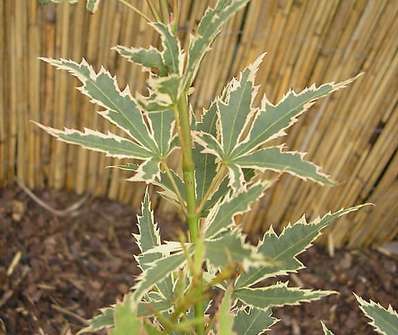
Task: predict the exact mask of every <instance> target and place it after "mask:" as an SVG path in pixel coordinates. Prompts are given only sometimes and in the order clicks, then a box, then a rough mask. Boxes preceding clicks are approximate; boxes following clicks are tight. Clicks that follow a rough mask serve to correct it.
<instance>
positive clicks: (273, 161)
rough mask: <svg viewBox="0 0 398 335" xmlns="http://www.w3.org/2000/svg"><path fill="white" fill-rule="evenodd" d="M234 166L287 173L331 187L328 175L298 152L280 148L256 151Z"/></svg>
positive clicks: (236, 161)
mask: <svg viewBox="0 0 398 335" xmlns="http://www.w3.org/2000/svg"><path fill="white" fill-rule="evenodd" d="M234 163H235V164H236V165H239V166H240V167H243V168H252V169H256V170H261V171H265V170H272V171H276V172H287V173H290V174H292V175H294V176H296V177H299V178H301V179H304V180H308V179H309V180H312V181H314V182H317V183H319V184H321V185H333V182H332V180H331V179H330V178H329V176H328V175H326V174H324V173H322V172H321V169H320V168H319V167H318V166H316V165H315V164H314V163H311V162H309V161H306V160H304V154H303V153H300V152H292V151H282V147H271V148H266V149H261V150H258V151H256V152H254V153H251V154H249V155H246V156H242V157H240V158H237V159H235V160H234Z"/></svg>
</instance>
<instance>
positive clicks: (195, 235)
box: [175, 94, 204, 335]
mask: <svg viewBox="0 0 398 335" xmlns="http://www.w3.org/2000/svg"><path fill="white" fill-rule="evenodd" d="M175 112H176V113H175V114H176V121H177V129H178V132H179V139H180V144H181V149H182V170H183V176H184V186H185V194H186V203H187V224H188V228H189V234H190V240H191V241H192V242H193V243H194V244H195V255H194V263H195V271H194V272H195V273H193V274H192V275H193V276H194V278H195V279H196V280H197V281H198V287H199V290H198V295H199V296H202V295H203V289H202V288H203V278H202V274H201V266H202V262H203V256H204V255H203V243H201V242H202V241H201V239H200V236H199V217H198V215H197V213H196V195H195V175H194V171H195V164H194V161H193V156H192V135H191V123H190V116H189V109H188V97H187V95H186V94H182V95H181V97H180V99H179V100H178V102H177V105H176V106H175ZM203 316H204V306H203V302H199V303H196V304H195V317H196V318H198V319H203ZM196 333H197V334H198V335H203V334H204V323H203V322H202V323H200V324H198V325H196Z"/></svg>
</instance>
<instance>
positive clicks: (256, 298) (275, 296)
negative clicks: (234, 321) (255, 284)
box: [234, 283, 336, 309]
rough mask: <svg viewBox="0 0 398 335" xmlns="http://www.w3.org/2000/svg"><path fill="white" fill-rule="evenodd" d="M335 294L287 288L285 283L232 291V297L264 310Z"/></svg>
mask: <svg viewBox="0 0 398 335" xmlns="http://www.w3.org/2000/svg"><path fill="white" fill-rule="evenodd" d="M335 293H336V292H333V291H318V290H308V289H301V288H297V287H288V286H287V283H277V284H275V285H272V286H268V287H260V288H241V289H237V290H235V291H234V297H235V298H237V299H239V300H241V301H242V302H244V303H245V304H247V305H249V306H252V307H257V308H261V309H264V308H269V307H273V306H274V307H278V306H279V307H280V306H285V305H299V304H300V303H302V302H309V301H311V300H318V299H321V298H323V297H326V296H328V295H330V294H335Z"/></svg>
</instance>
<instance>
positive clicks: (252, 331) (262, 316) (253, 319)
mask: <svg viewBox="0 0 398 335" xmlns="http://www.w3.org/2000/svg"><path fill="white" fill-rule="evenodd" d="M277 321H278V320H277V319H275V318H273V317H272V311H271V309H269V308H267V309H260V308H255V307H252V308H249V307H246V308H241V309H240V310H239V311H238V313H237V314H236V316H235V321H234V330H235V332H236V333H237V334H239V335H258V334H262V333H263V332H264V331H266V330H269V329H270V328H271V326H272V325H274V324H275V323H276V322H277Z"/></svg>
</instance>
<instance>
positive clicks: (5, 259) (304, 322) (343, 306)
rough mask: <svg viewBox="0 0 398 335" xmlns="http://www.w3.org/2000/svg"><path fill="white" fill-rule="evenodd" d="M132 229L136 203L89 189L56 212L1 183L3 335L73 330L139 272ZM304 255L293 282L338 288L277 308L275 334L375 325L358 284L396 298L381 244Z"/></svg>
mask: <svg viewBox="0 0 398 335" xmlns="http://www.w3.org/2000/svg"><path fill="white" fill-rule="evenodd" d="M38 196H39V197H40V198H41V199H43V200H44V201H45V203H47V204H49V205H50V206H53V207H55V208H62V207H64V208H65V207H67V206H68V205H69V204H71V203H74V202H76V201H78V200H79V199H80V197H78V196H76V195H73V194H68V193H65V192H40V193H39V194H38ZM158 221H159V222H160V227H161V232H162V236H167V235H168V236H170V235H172V234H173V230H174V228H173V227H174V226H173V224H171V222H173V221H174V220H173V219H172V218H167V219H166V220H165V219H163V220H162V218H158ZM166 221H167V222H166ZM136 229H137V228H136V225H135V213H134V211H133V210H132V209H131V207H129V206H125V205H121V204H118V203H115V202H112V201H109V200H104V199H87V200H86V201H85V202H84V203H83V204H82V206H81V207H80V209H79V210H78V211H74V212H71V213H69V215H67V216H56V215H54V214H53V213H51V212H49V211H48V210H46V209H43V208H42V207H40V206H39V205H38V204H37V203H36V201H33V200H32V199H30V198H29V197H28V196H27V194H26V193H25V192H23V191H22V190H21V189H20V188H8V189H3V190H0V255H1V258H0V335H2V334H8V335H13V334H18V335H24V334H48V335H53V334H54V335H55V334H57V335H58V334H74V333H75V332H76V331H77V330H78V329H80V328H81V327H82V326H84V322H85V321H84V320H85V319H87V318H90V317H91V316H93V314H94V313H96V311H97V310H98V309H99V308H101V307H104V306H108V305H110V304H112V303H114V302H115V299H116V298H117V297H119V298H120V297H121V296H122V295H123V294H124V293H126V292H127V291H128V290H129V288H130V287H131V285H132V284H133V282H134V277H135V276H136V275H137V274H138V273H139V270H138V269H137V267H136V264H135V262H134V260H133V254H134V253H136V252H137V246H136V245H135V244H134V242H133V238H132V236H131V233H133V232H136ZM301 260H302V261H303V262H304V263H305V264H306V265H307V266H308V268H307V269H306V270H302V271H300V272H299V273H298V274H297V275H293V276H292V277H291V278H290V282H291V283H292V284H295V285H300V286H305V287H307V288H322V289H328V290H335V291H338V292H339V293H340V294H339V295H335V296H331V297H329V298H327V299H323V300H322V301H319V302H315V303H308V304H305V305H302V306H297V307H289V308H284V309H276V310H275V314H276V316H277V317H278V318H280V319H281V321H280V322H279V324H278V325H277V326H275V328H274V329H273V330H272V331H271V334H273V335H285V334H289V335H290V334H292V335H300V334H303V335H304V334H321V328H320V323H319V320H324V321H325V323H326V324H327V325H328V327H329V328H330V329H332V330H333V331H334V332H335V334H336V335H338V334H341V335H343V334H374V332H373V331H372V329H371V327H370V326H369V325H367V321H366V319H365V317H364V316H363V315H362V314H361V312H360V310H359V308H358V307H357V305H356V303H355V300H354V296H353V295H352V292H356V293H357V294H359V295H361V296H363V297H364V298H367V299H368V298H371V299H374V300H377V301H379V302H380V303H381V304H383V305H384V306H387V305H388V304H392V306H393V307H394V308H397V307H398V306H397V304H398V276H397V273H398V269H397V267H398V261H397V259H394V258H391V257H388V256H385V255H382V254H380V253H378V252H377V251H375V250H367V251H347V250H340V251H338V252H337V253H336V254H335V255H334V257H332V258H331V257H329V256H328V254H327V253H326V252H325V251H324V250H323V249H322V248H321V247H315V248H312V249H310V250H309V251H308V252H307V253H306V254H304V255H303V257H302V258H301ZM287 279H289V278H281V279H280V280H287Z"/></svg>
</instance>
